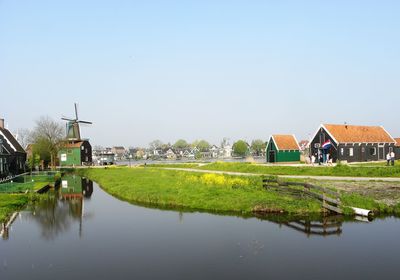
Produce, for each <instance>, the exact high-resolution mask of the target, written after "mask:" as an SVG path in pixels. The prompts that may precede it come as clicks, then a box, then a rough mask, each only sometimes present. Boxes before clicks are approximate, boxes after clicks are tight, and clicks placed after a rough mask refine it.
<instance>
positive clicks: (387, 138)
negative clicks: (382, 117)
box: [310, 124, 395, 162]
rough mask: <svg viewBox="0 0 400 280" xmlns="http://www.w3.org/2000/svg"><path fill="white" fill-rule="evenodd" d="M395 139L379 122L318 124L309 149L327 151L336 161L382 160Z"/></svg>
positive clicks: (319, 151)
mask: <svg viewBox="0 0 400 280" xmlns="http://www.w3.org/2000/svg"><path fill="white" fill-rule="evenodd" d="M394 147H395V140H394V139H393V137H392V136H391V135H390V134H389V133H388V132H387V131H386V130H385V129H384V128H383V127H382V126H357V125H347V124H345V125H334V124H323V125H321V126H320V127H319V128H318V130H317V132H316V133H315V135H314V137H313V138H312V140H311V144H310V148H311V153H312V154H314V155H317V158H319V155H323V158H324V160H325V159H326V156H327V154H329V155H330V158H332V159H333V161H334V162H336V161H347V162H363V161H379V160H385V159H386V155H387V154H388V153H389V152H391V151H393V150H394Z"/></svg>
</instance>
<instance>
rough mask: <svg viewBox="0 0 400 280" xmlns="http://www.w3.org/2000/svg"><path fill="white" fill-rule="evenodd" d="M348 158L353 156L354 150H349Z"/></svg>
mask: <svg viewBox="0 0 400 280" xmlns="http://www.w3.org/2000/svg"><path fill="white" fill-rule="evenodd" d="M349 156H351V157H352V156H354V148H349Z"/></svg>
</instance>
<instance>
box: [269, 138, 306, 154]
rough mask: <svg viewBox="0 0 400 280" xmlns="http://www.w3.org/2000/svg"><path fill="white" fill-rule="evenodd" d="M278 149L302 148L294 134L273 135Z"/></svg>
mask: <svg viewBox="0 0 400 280" xmlns="http://www.w3.org/2000/svg"><path fill="white" fill-rule="evenodd" d="M272 138H273V139H274V142H275V145H276V146H277V149H278V150H296V151H298V150H300V148H299V144H298V143H297V140H296V137H294V136H293V135H272Z"/></svg>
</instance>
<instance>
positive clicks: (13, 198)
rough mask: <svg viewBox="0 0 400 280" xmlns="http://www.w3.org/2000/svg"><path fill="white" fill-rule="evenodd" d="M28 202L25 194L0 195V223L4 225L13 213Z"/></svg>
mask: <svg viewBox="0 0 400 280" xmlns="http://www.w3.org/2000/svg"><path fill="white" fill-rule="evenodd" d="M28 202H29V197H28V195H26V194H0V223H4V222H6V221H7V219H8V218H9V217H10V216H11V215H12V213H14V212H15V211H18V210H20V209H22V208H23V207H25V205H26V204H27V203H28Z"/></svg>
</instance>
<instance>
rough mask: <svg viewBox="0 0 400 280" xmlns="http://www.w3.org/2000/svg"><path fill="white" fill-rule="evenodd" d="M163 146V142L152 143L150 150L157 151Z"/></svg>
mask: <svg viewBox="0 0 400 280" xmlns="http://www.w3.org/2000/svg"><path fill="white" fill-rule="evenodd" d="M162 145H163V142H161V141H160V140H154V141H152V142H150V144H149V147H150V149H152V150H155V149H159V148H161V146H162Z"/></svg>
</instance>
